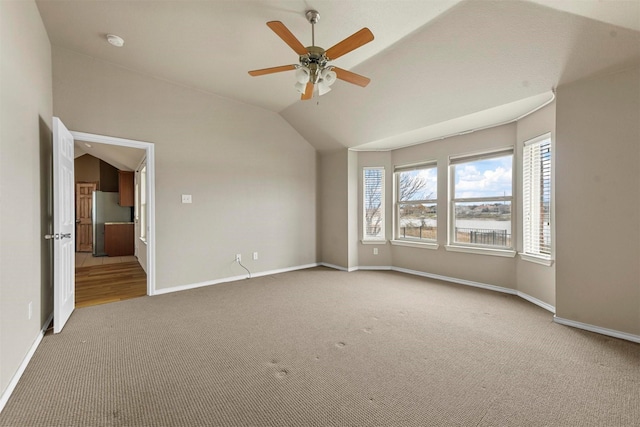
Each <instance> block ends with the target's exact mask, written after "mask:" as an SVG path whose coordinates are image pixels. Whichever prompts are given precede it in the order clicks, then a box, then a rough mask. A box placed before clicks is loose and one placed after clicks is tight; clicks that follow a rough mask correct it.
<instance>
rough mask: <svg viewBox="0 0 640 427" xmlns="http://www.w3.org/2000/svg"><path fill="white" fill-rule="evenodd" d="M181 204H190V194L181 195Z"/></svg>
mask: <svg viewBox="0 0 640 427" xmlns="http://www.w3.org/2000/svg"><path fill="white" fill-rule="evenodd" d="M182 203H191V194H183V195H182Z"/></svg>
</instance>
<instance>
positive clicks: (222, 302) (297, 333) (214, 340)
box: [0, 268, 640, 426]
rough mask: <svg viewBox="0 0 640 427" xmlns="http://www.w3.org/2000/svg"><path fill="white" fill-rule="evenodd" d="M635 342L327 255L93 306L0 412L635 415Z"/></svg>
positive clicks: (55, 338) (53, 343)
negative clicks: (311, 263) (325, 262)
mask: <svg viewBox="0 0 640 427" xmlns="http://www.w3.org/2000/svg"><path fill="white" fill-rule="evenodd" d="M638 420H640V345H638V344H634V343H630V342H626V341H622V340H617V339H614V338H608V337H605V336H600V335H597V334H592V333H589V332H585V331H580V330H577V329H572V328H568V327H565V326H561V325H558V324H555V323H553V322H552V315H551V313H549V312H547V311H545V310H543V309H541V308H538V307H536V306H534V305H532V304H530V303H528V302H526V301H524V300H522V299H520V298H518V297H515V296H511V295H505V294H500V293H496V292H491V291H486V290H481V289H476V288H471V287H465V286H460V285H455V284H449V283H444V282H438V281H434V280H428V279H424V278H420V277H413V276H409V275H404V274H401V273H395V272H366V271H359V272H354V273H344V272H339V271H334V270H329V269H325V268H315V269H310V270H304V271H296V272H291V273H284V274H280V275H276V276H266V277H260V278H255V279H250V280H245V281H241V282H234V283H227V284H220V285H216V286H210V287H206V288H200V289H195V290H191V291H183V292H177V293H173V294H167V295H161V296H155V297H145V298H138V299H132V300H128V301H123V302H118V303H113V304H107V305H101V306H95V307H87V308H82V309H78V310H76V311H75V312H74V314H73V315H72V317H71V319H70V320H69V323H68V324H67V326H66V327H65V329H64V330H63V332H62V333H60V334H58V335H51V334H47V335H46V336H45V337H44V339H43V341H42V343H41V344H40V347H39V348H38V350H37V351H36V353H35V355H34V357H33V359H32V361H31V363H30V364H29V366H28V367H27V369H26V371H25V373H24V375H23V377H22V379H21V380H20V382H19V384H18V386H17V387H16V389H15V391H14V393H13V395H12V397H11V399H10V400H9V402H8V403H7V405H6V407H5V409H4V411H3V412H2V413H1V414H0V425H1V426H543V425H544V426H637V425H638Z"/></svg>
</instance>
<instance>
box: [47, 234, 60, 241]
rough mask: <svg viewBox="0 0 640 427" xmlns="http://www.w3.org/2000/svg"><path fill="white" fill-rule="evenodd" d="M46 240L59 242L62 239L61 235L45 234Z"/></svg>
mask: <svg viewBox="0 0 640 427" xmlns="http://www.w3.org/2000/svg"><path fill="white" fill-rule="evenodd" d="M44 238H45V240H58V239H59V238H60V234H58V233H56V234H45V235H44Z"/></svg>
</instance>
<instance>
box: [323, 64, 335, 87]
mask: <svg viewBox="0 0 640 427" xmlns="http://www.w3.org/2000/svg"><path fill="white" fill-rule="evenodd" d="M320 78H321V79H322V82H323V83H324V84H326V85H327V86H331V85H332V84H334V83H335V82H336V79H337V78H338V75H337V74H336V72H335V71H333V70H332V69H331V68H325V69H324V70H322V72H321V73H320Z"/></svg>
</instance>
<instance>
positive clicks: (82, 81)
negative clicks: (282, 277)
mask: <svg viewBox="0 0 640 427" xmlns="http://www.w3.org/2000/svg"><path fill="white" fill-rule="evenodd" d="M53 75H54V86H53V92H54V112H55V114H56V115H57V116H59V117H60V118H61V119H62V121H63V122H64V123H65V124H66V126H67V128H69V129H70V130H75V131H82V132H89V133H95V134H101V135H108V136H115V137H123V138H128V139H135V140H142V141H148V142H152V143H154V144H155V155H156V164H155V169H156V182H155V185H156V242H157V245H156V266H157V267H156V288H157V289H159V290H162V289H165V288H171V287H176V286H181V285H191V284H195V283H202V282H209V281H213V280H218V279H224V278H227V277H234V276H242V275H245V274H246V272H245V271H244V269H242V268H241V267H240V266H239V265H237V264H236V263H235V262H234V259H235V254H236V253H240V254H242V256H243V264H244V265H245V266H246V267H247V268H248V269H249V270H251V271H252V272H254V273H255V272H262V271H271V270H276V269H283V268H290V267H296V266H300V265H306V264H310V263H315V262H316V216H315V215H316V152H315V150H314V148H313V147H311V145H309V144H308V143H307V141H305V140H304V139H303V138H302V137H301V136H300V135H299V134H298V133H297V132H296V131H295V130H293V129H292V128H291V126H289V125H288V124H287V123H286V122H285V121H284V120H283V119H282V118H281V117H280V116H279V115H278V114H276V113H273V112H270V111H267V110H264V109H261V108H257V107H252V106H248V105H246V104H242V103H239V102H234V101H230V100H228V99H225V98H221V97H218V96H214V95H209V94H205V93H202V92H197V91H194V90H191V89H188V88H185V87H181V86H178V85H173V84H170V83H167V82H164V81H161V80H158V79H155V78H152V77H149V76H145V75H140V74H137V73H134V72H131V71H128V70H125V69H122V68H119V67H117V66H114V65H111V64H109V63H105V62H99V61H96V60H94V59H92V58H90V57H86V56H83V55H79V54H75V53H73V52H70V51H68V50H63V49H58V48H54V49H53ZM181 194H191V195H192V196H193V203H192V204H182V203H181ZM253 252H258V253H259V259H258V260H257V261H253V260H252V257H251V255H252V253H253Z"/></svg>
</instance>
